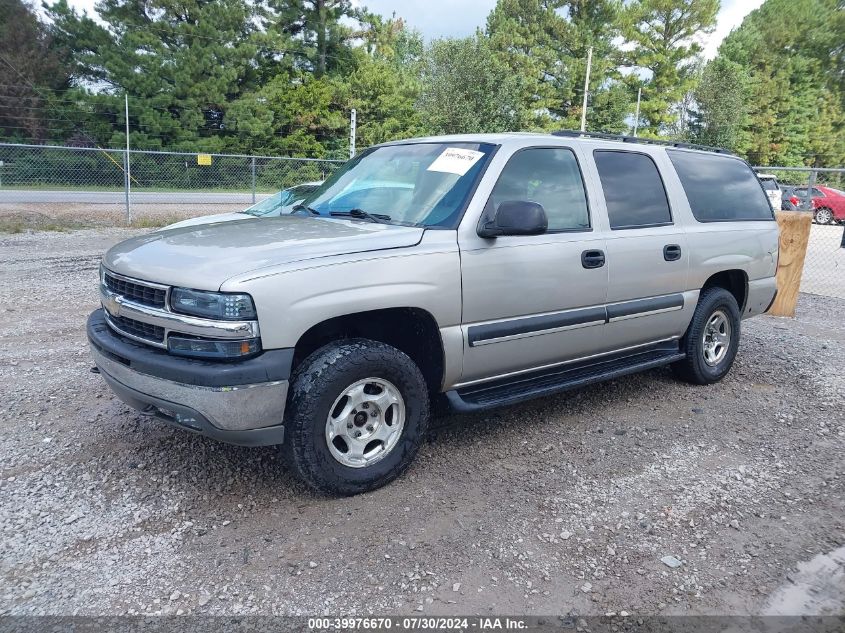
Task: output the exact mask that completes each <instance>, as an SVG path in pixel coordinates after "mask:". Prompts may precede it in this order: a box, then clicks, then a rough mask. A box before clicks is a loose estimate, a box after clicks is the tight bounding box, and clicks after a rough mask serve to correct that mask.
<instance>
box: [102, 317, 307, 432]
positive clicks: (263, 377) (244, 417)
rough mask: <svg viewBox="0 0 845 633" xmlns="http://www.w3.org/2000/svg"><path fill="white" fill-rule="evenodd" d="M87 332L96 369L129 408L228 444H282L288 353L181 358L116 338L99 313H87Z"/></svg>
mask: <svg viewBox="0 0 845 633" xmlns="http://www.w3.org/2000/svg"><path fill="white" fill-rule="evenodd" d="M87 332H88V342H89V344H90V348H91V355H92V356H93V358H94V363H95V364H96V365H97V367H98V369H99V370H100V374H101V375H102V376H103V378H104V379H105V381H106V383H107V384H108V385H109V387H110V388H111V389H112V391H114V393H115V394H117V396H118V397H119V398H120V399H121V400H123V401H124V402H125V403H126V404H128V405H129V406H131V407H134V408H135V409H138V410H139V411H141V412H142V413H144V414H147V415H152V416H155V417H157V418H159V419H161V420H163V421H165V422H167V423H169V424H171V425H173V426H177V427H179V428H182V429H185V430H188V431H192V432H194V433H200V434H202V435H207V436H209V437H213V438H215V439H218V440H221V441H224V442H228V443H231V444H239V445H242V446H267V445H272V444H281V443H282V441H283V439H284V425H283V423H282V420H283V417H284V413H285V402H286V400H287V392H288V381H289V378H290V368H291V362H292V360H293V350H290V349H283V350H270V351H265V352H264V353H262V354H261V355H259V356H257V357H255V358H251V359H248V360H245V361H239V362H210V361H202V360H194V359H187V358H180V357H176V356H172V355H170V354H168V353H167V352H165V351H164V350H159V349H154V348H151V347H149V346H146V345H143V344H141V343H136V342H134V341H131V340H129V339H126V338H124V337H122V336H119V335H118V334H116V333H115V332H114V331H113V330H111V328H109V327H108V325H107V324H106V321H105V316H104V314H103V311H102V310H96V311H95V312H93V313H92V314H91V316H90V317H89V318H88V327H87Z"/></svg>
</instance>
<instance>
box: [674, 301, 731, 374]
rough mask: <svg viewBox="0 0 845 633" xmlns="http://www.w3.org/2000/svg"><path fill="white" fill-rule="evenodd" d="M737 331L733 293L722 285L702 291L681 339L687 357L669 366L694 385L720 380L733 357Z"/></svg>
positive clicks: (727, 370)
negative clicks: (721, 286) (690, 321)
mask: <svg viewBox="0 0 845 633" xmlns="http://www.w3.org/2000/svg"><path fill="white" fill-rule="evenodd" d="M739 334H740V314H739V306H738V305H737V303H736V299H735V298H734V296H733V295H732V294H731V293H730V292H728V291H727V290H725V289H724V288H708V289H707V290H704V291H703V292H702V293H701V296H700V297H699V299H698V305H697V306H696V308H695V314H693V317H692V323H690V326H689V328H688V329H687V333H686V334H685V335H684V338H683V340H682V342H681V350H682V351H684V352H686V355H687V356H686V358H684V359H683V360H680V361H678V362H677V363H674V364H673V365H672V369H673V370H674V372H675V375H676V376H678V377H679V378H681V379H682V380H685V381H687V382H691V383H693V384H696V385H709V384H712V383H714V382H718V381H720V380H721V379H722V378H724V377H725V375H726V374H727V373H728V372H729V371H730V369H731V366H732V365H733V362H734V358H736V353H737V351H738V349H739Z"/></svg>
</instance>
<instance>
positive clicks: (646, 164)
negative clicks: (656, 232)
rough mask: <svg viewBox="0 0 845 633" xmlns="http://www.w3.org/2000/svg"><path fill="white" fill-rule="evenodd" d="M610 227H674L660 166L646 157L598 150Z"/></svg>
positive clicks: (630, 153)
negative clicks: (663, 225)
mask: <svg viewBox="0 0 845 633" xmlns="http://www.w3.org/2000/svg"><path fill="white" fill-rule="evenodd" d="M594 156H595V158H596V167H598V170H599V177H600V178H601V185H602V189H603V190H604V199H605V201H606V202H607V214H608V216H610V228H612V229H626V228H637V227H642V226H654V225H656V224H670V223H671V222H672V214H671V213H670V212H669V201H668V200H667V199H666V190H665V189H664V188H663V181H662V180H661V179H660V174H659V173H658V171H657V166H656V165H655V164H654V161H652V160H651V158H649V157H648V156H646V155H645V154H635V153H633V152H615V151H605V150H596V151H595V152H594Z"/></svg>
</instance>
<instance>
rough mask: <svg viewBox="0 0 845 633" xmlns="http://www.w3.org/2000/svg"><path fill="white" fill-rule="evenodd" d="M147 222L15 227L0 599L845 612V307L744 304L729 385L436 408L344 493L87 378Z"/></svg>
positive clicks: (200, 605)
mask: <svg viewBox="0 0 845 633" xmlns="http://www.w3.org/2000/svg"><path fill="white" fill-rule="evenodd" d="M137 232H138V231H135V232H134V233H137ZM131 234H133V232H131V231H127V230H121V229H96V230H84V231H75V232H69V233H22V234H18V235H11V236H0V381H2V384H3V385H4V394H5V396H4V398H3V402H2V404H0V455H2V463H0V526H2V527H0V529H2V537H0V549H1V550H2V552H3V555H2V557H0V614H30V613H36V614H85V615H93V614H127V613H129V614H134V613H208V614H253V613H262V614H322V613H331V614H342V615H349V614H353V613H357V614H366V613H385V612H392V613H418V612H421V613H427V614H435V613H438V614H445V613H455V614H457V613H460V614H475V613H478V614H482V615H484V614H488V613H525V614H528V613H534V614H551V613H558V614H565V613H578V614H584V615H587V614H605V613H608V612H614V613H619V614H621V613H622V611H626V612H628V613H630V614H657V613H659V614H664V615H667V614H675V613H682V614H689V613H696V614H701V613H709V614H714V613H718V614H725V613H782V612H789V613H793V612H807V613H820V612H826V613H845V574H843V569H845V567H843V566H845V548H843V546H845V495H843V487H845V475H843V448H845V409H843V404H845V402H844V399H843V386H845V355H843V353H842V351H843V341H845V328H843V326H842V314H843V308H845V302H843V301H842V300H839V299H831V298H822V297H816V296H812V295H802V297H801V302H800V304H799V310H798V317H797V318H796V319H794V320H786V319H778V318H773V317H761V318H758V319H753V320H751V321H746V322H744V324H743V342H742V349H741V351H740V354H739V357H738V359H737V363H736V365H735V367H734V369H733V371H732V372H731V374H730V375H729V376H728V378H727V379H725V380H724V381H723V382H722V383H720V384H718V385H714V386H711V387H704V388H696V387H691V386H688V385H684V384H681V383H678V382H675V381H674V380H673V379H672V378H671V375H670V373H669V372H668V371H667V370H655V371H651V372H648V373H645V374H642V375H637V376H632V377H628V378H625V379H620V380H616V381H614V382H611V383H606V384H603V385H598V386H594V387H592V388H588V389H584V390H581V391H578V392H574V393H570V394H567V395H562V396H559V397H551V398H545V399H542V400H538V401H536V402H533V403H530V404H527V405H523V406H518V407H513V408H510V409H505V410H502V411H497V412H493V413H488V414H483V415H471V416H463V417H449V418H439V419H437V420H436V421H435V429H434V431H433V432H432V433H431V436H430V439H429V441H427V442H426V444H425V445H424V446H423V448H422V450H421V452H420V454H419V456H418V458H417V461H416V463H415V464H414V466H412V468H411V470H410V471H409V472H408V474H406V475H405V476H404V477H403V478H401V479H400V480H399V481H397V482H395V483H393V484H392V485H390V486H388V487H387V488H384V489H382V490H379V491H377V492H374V493H371V494H367V495H363V496H359V497H354V498H348V499H332V498H326V497H323V496H320V495H317V494H315V493H312V492H310V491H308V490H305V489H304V488H303V487H302V486H301V485H299V484H298V483H297V482H296V481H295V480H293V479H292V477H291V475H290V474H289V473H288V472H287V471H286V469H285V467H284V465H283V464H282V463H280V461H279V459H278V455H277V451H276V450H275V449H273V448H262V449H247V448H237V447H230V446H226V445H223V444H219V443H216V442H214V441H211V440H207V439H204V438H200V437H196V436H193V435H189V434H187V433H184V432H181V431H178V430H174V429H171V428H168V427H166V426H164V425H162V424H161V423H158V422H156V421H151V420H148V419H146V418H143V417H141V416H139V415H137V414H136V413H134V412H133V411H132V410H130V409H128V408H127V407H126V406H124V405H123V404H122V403H121V402H120V401H119V400H117V399H116V398H114V397H113V396H112V395H111V393H110V392H109V390H108V389H107V388H106V386H105V384H104V383H103V381H102V379H101V378H100V377H99V376H97V375H95V374H92V373H90V372H89V368H90V366H91V361H90V359H89V356H88V351H87V348H86V343H85V335H84V322H85V318H86V317H87V315H88V313H89V312H90V310H92V309H93V308H95V307H96V269H97V264H98V261H99V256H100V255H101V253H102V252H103V251H104V250H105V249H106V248H107V247H108V246H109V245H111V244H112V243H114V242H116V241H118V240H120V239H123V238H126V237H129V236H130V235H131ZM667 557H672V558H667ZM664 561H665V562H664Z"/></svg>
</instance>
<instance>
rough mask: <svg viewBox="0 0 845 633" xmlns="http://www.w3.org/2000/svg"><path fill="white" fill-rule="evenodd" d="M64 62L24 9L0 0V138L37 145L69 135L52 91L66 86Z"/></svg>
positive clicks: (49, 37)
mask: <svg viewBox="0 0 845 633" xmlns="http://www.w3.org/2000/svg"><path fill="white" fill-rule="evenodd" d="M66 57H67V53H66V51H65V50H64V49H62V48H61V47H60V46H58V45H57V43H56V42H55V40H54V38H53V37H52V35H51V34H50V32H49V29H48V28H47V27H46V26H45V25H43V24H42V23H41V22H39V20H38V18H37V17H36V15H35V12H34V10H33V8H32V6H31V5H30V4H27V3H24V2H22V1H21V0H0V134H2V135H3V137H4V138H6V139H15V140H20V141H28V142H32V141H35V142H40V141H45V140H49V139H55V138H56V136H64V135H66V134H68V133H69V132H70V130H72V127H73V126H72V125H71V124H70V123H69V122H68V121H67V120H65V118H64V117H62V115H61V110H62V108H61V102H60V101H59V98H60V97H56V94H55V92H54V91H57V90H60V91H63V90H66V89H67V88H68V87H69V86H70V71H69V69H68V65H67V60H66Z"/></svg>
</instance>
